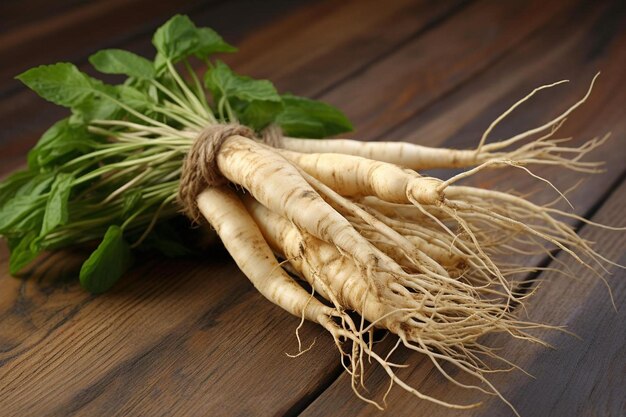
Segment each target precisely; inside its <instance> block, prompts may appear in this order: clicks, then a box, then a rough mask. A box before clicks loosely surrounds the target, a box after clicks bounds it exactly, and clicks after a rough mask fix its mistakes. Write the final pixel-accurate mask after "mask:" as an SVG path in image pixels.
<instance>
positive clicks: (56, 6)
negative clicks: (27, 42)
mask: <svg viewBox="0 0 626 417" xmlns="http://www.w3.org/2000/svg"><path fill="white" fill-rule="evenodd" d="M85 1H86V0H65V1H61V2H57V1H47V0H21V1H17V0H13V1H11V0H6V1H3V2H2V3H0V33H4V32H8V31H10V30H15V29H17V28H20V27H23V26H25V25H28V24H32V23H34V22H39V21H41V20H44V19H46V18H50V17H51V16H56V15H59V14H61V13H63V12H65V11H67V10H69V9H72V8H75V7H77V6H78V5H80V4H81V3H85Z"/></svg>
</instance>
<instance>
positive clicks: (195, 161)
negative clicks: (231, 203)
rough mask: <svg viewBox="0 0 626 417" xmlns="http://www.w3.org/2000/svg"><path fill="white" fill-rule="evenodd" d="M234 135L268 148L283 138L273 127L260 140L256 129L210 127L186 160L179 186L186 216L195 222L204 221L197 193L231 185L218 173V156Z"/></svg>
mask: <svg viewBox="0 0 626 417" xmlns="http://www.w3.org/2000/svg"><path fill="white" fill-rule="evenodd" d="M232 136H243V137H246V138H249V139H253V140H254V139H256V140H261V142H263V143H265V144H266V145H269V146H273V147H278V146H279V145H280V139H281V136H282V135H281V131H280V128H279V127H278V126H274V125H270V126H269V127H267V128H266V129H265V130H263V132H262V135H261V137H257V135H255V133H254V130H252V129H250V128H249V127H247V126H243V125H239V124H216V125H211V126H208V127H206V128H205V129H204V130H202V131H201V132H200V133H199V134H198V136H197V137H196V139H195V141H194V142H193V144H192V145H191V148H190V149H189V152H188V153H187V156H186V157H185V159H184V161H183V166H182V172H181V175H180V184H179V186H178V200H179V203H180V204H181V205H182V207H183V213H185V215H186V216H187V217H189V218H190V219H191V220H193V221H194V222H196V223H197V222H199V219H200V218H201V213H200V210H199V209H198V205H197V203H196V199H197V197H198V194H200V193H201V192H202V191H203V190H204V189H206V188H208V187H217V186H220V185H223V184H224V183H226V182H228V180H227V179H226V178H224V176H223V175H222V173H221V172H220V171H219V168H218V166H217V155H218V153H219V150H220V148H221V147H222V145H223V144H224V142H225V141H226V139H228V138H230V137H232Z"/></svg>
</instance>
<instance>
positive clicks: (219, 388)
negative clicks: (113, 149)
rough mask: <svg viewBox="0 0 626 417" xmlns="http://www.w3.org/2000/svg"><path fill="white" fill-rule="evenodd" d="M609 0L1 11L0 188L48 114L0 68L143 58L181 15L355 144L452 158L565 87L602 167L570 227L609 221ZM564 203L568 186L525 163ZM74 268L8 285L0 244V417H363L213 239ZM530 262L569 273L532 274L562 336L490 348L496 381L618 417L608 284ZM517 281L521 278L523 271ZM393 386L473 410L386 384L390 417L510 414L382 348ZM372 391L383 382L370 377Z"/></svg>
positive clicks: (51, 113)
mask: <svg viewBox="0 0 626 417" xmlns="http://www.w3.org/2000/svg"><path fill="white" fill-rule="evenodd" d="M625 5H626V3H624V2H623V1H620V0H617V1H614V2H608V1H607V2H601V1H598V2H588V1H546V0H540V1H506V2H502V1H497V0H491V1H490V0H477V1H460V0H459V1H447V2H436V1H412V0H393V1H390V0H388V1H385V2H380V1H378V0H365V1H356V0H355V1H342V2H339V1H322V2H314V1H299V2H293V1H288V0H281V1H271V2H253V1H246V0H234V1H208V0H207V1H200V0H177V1H176V2H155V1H149V0H106V1H105V0H97V1H92V2H89V3H87V2H84V1H79V0H68V1H65V2H44V1H41V0H25V1H22V2H15V1H14V2H10V1H9V2H2V4H0V19H2V20H1V21H0V62H1V63H2V64H1V65H0V126H2V129H0V150H1V151H0V175H5V174H7V173H8V172H9V171H11V170H13V169H15V168H18V167H19V166H21V165H22V164H24V161H25V154H26V152H27V150H28V148H29V147H30V146H32V145H33V144H34V142H35V140H36V139H37V138H38V136H39V135H40V134H41V132H43V131H44V130H45V128H47V127H48V126H49V125H50V124H51V123H52V122H53V121H55V120H57V119H58V118H60V117H62V115H63V114H64V111H63V110H62V109H59V108H57V107H55V106H53V105H51V104H48V103H45V102H43V101H42V100H40V99H39V98H37V97H36V96H35V95H34V94H33V93H31V92H28V91H26V89H24V88H23V87H22V86H20V85H19V83H17V82H16V81H15V80H13V79H12V77H13V76H14V75H16V74H17V73H19V72H21V71H22V70H24V69H26V68H28V67H31V66H34V65H37V64H43V63H52V62H56V61H59V60H66V61H72V62H75V63H77V64H80V65H81V67H84V68H87V67H88V66H87V64H86V58H87V56H88V55H89V54H91V53H93V52H94V51H95V50H97V49H100V48H105V47H122V48H127V49H131V50H133V51H136V52H139V53H143V54H145V55H148V56H151V55H152V53H153V52H152V50H151V47H150V44H149V39H150V36H151V34H152V32H153V30H154V28H155V27H156V26H157V25H158V24H160V23H161V22H162V21H164V20H165V19H166V18H167V17H169V16H170V15H172V14H174V13H175V12H182V13H188V14H189V15H190V16H191V17H192V18H193V19H194V20H195V21H196V22H197V23H198V24H201V25H209V26H212V27H214V28H215V29H217V30H218V31H220V32H222V33H223V34H224V36H225V37H226V38H227V39H228V40H231V41H232V42H234V43H236V44H237V45H238V46H239V47H240V52H239V53H238V54H236V55H234V56H230V57H226V60H227V61H228V63H229V64H231V65H232V66H233V67H234V68H235V69H236V70H237V71H239V72H242V73H246V74H249V75H251V76H255V77H266V78H271V79H272V80H274V81H275V83H276V85H277V86H278V87H279V89H280V90H282V91H291V92H294V93H296V94H300V95H306V96H310V97H315V98H319V99H323V100H325V101H328V102H330V103H332V104H334V105H336V106H338V107H340V108H342V109H343V110H344V111H345V112H346V113H347V114H348V116H349V117H350V118H351V119H352V120H353V121H354V123H355V125H356V126H357V130H356V132H355V133H354V135H353V136H354V137H356V138H359V139H362V140H383V139H387V140H392V139H404V140H409V141H415V142H419V143H423V144H428V145H439V146H450V147H460V148H471V147H473V146H475V144H476V143H477V142H478V139H479V138H480V136H481V134H482V132H483V131H484V130H485V129H486V128H487V126H488V125H489V123H490V122H491V121H492V120H494V119H495V118H496V117H497V116H498V115H499V114H500V113H501V112H502V111H504V110H505V109H506V108H507V107H508V106H510V105H511V104H512V103H514V102H515V101H516V100H517V99H519V98H521V97H522V96H524V95H525V94H526V93H528V92H529V91H530V90H531V89H532V88H533V87H536V86H538V85H541V84H545V83H548V82H552V81H556V80H559V79H564V78H567V79H570V80H571V81H572V82H571V84H569V85H565V86H560V87H558V88H557V89H554V90H551V91H544V92H542V93H541V94H540V96H539V97H538V98H537V99H535V100H533V101H532V102H530V103H527V104H525V105H523V106H522V107H521V108H520V109H519V110H518V111H516V112H515V113H514V114H513V115H512V116H511V117H510V118H508V119H507V120H505V121H504V122H503V123H502V124H501V125H500V126H499V127H498V128H497V129H496V131H495V132H494V133H493V134H492V136H491V137H492V138H493V140H497V139H498V138H504V137H507V136H510V135H511V134H512V133H515V132H520V131H522V130H525V128H528V127H531V126H536V125H538V124H539V123H541V122H545V121H547V120H548V119H549V118H550V116H554V115H556V114H558V113H559V112H560V111H562V110H564V109H565V108H566V107H567V106H568V105H570V104H572V103H574V102H575V101H576V100H577V99H578V98H579V97H581V96H582V95H583V94H584V91H585V90H586V88H587V86H588V83H589V82H590V80H591V78H592V76H593V75H594V74H595V73H596V72H597V71H602V75H601V77H600V79H599V81H598V84H597V87H596V88H595V90H594V92H593V95H592V96H591V98H590V99H589V101H588V102H587V103H586V104H585V105H584V106H583V107H582V108H581V109H580V110H578V111H577V112H576V113H575V114H574V115H573V116H572V117H571V118H570V120H568V122H567V124H566V126H565V127H564V131H565V133H566V134H571V135H574V136H575V138H576V139H575V142H576V143H582V141H583V140H585V139H589V138H591V137H593V136H598V135H603V134H605V133H606V132H608V131H611V132H612V134H613V139H612V140H610V141H609V142H608V143H607V144H606V145H604V146H603V147H602V148H601V149H599V150H597V151H595V152H594V153H593V155H590V159H595V160H604V161H606V163H607V165H606V167H607V172H606V173H604V174H601V175H593V176H587V177H585V181H584V182H583V183H581V184H580V185H579V186H578V187H577V188H575V189H574V190H573V191H571V192H570V193H569V195H568V197H569V199H570V200H571V201H572V203H573V204H574V205H575V207H576V209H575V212H576V213H578V214H581V215H584V216H587V217H588V218H591V219H592V220H594V221H598V222H602V223H609V224H612V225H616V226H624V225H626V220H625V217H624V209H625V206H624V203H625V201H626V199H625V198H624V195H626V194H622V193H623V192H624V193H626V185H625V184H624V181H623V180H624V173H625V171H626V169H625V168H626V165H625V162H624V161H625V160H626V150H625V149H626V142H625V138H624V136H625V134H626V117H625V116H626V88H625V87H624V86H625V85H626V65H625V64H626V14H625ZM535 172H536V173H538V174H541V175H544V176H546V177H548V178H549V179H551V180H553V181H554V183H555V185H557V186H559V187H561V188H563V189H565V188H567V187H568V186H569V185H572V184H573V183H575V182H576V181H577V179H578V178H579V177H582V175H580V176H579V175H575V174H572V173H571V172H561V171H557V170H554V169H547V168H536V170H535ZM473 182H474V184H477V183H479V184H480V185H483V186H489V187H496V188H500V189H507V188H509V187H511V186H513V185H515V188H516V189H517V190H519V191H522V192H526V191H531V190H535V189H540V190H541V191H540V192H539V193H538V194H537V195H536V197H537V198H538V199H539V200H544V201H545V200H549V199H552V198H554V194H553V192H552V191H550V190H549V189H548V188H547V187H543V186H541V185H540V184H538V183H537V181H534V180H531V179H530V178H529V177H528V176H525V175H518V173H515V172H511V171H510V170H502V171H500V172H496V173H493V175H491V176H489V177H485V176H483V177H481V178H476V179H475V180H474V181H473ZM576 227H577V228H578V229H579V232H580V233H581V234H582V235H583V236H584V237H585V238H588V239H590V240H594V241H597V247H598V250H599V251H600V252H602V253H603V254H605V255H606V256H608V257H609V258H611V259H613V260H616V261H618V262H621V263H622V264H624V263H626V258H625V256H624V247H625V244H624V243H625V241H626V233H620V232H606V231H602V230H599V229H596V228H593V227H590V226H585V225H582V224H580V223H577V224H576ZM81 256H82V255H81V254H80V253H76V252H69V253H68V252H65V253H62V254H52V255H47V256H45V257H43V258H42V259H41V260H40V261H39V262H37V264H36V265H34V266H33V267H32V268H31V269H30V270H28V271H27V272H26V273H25V274H24V276H23V277H22V279H15V278H11V277H9V275H8V273H7V269H8V266H7V258H8V252H7V248H6V245H5V243H4V242H3V243H0V416H7V417H8V416H94V415H102V416H172V415H176V416H199V415H207V416H221V415H224V416H265V415H272V416H283V415H284V416H295V415H303V416H356V415H358V416H364V415H371V416H378V415H383V414H382V413H380V412H378V411H377V410H376V409H374V408H373V407H372V406H368V405H366V404H365V403H364V402H362V401H360V400H358V399H357V398H356V397H355V396H354V395H353V394H352V392H351V388H350V384H349V378H348V377H347V376H346V373H345V372H344V371H343V368H342V367H341V366H340V364H339V361H338V359H339V356H338V353H337V351H336V348H335V347H334V345H333V343H332V341H331V339H330V337H329V336H328V335H326V334H325V333H324V331H323V330H321V329H320V328H319V327H318V326H315V325H312V324H305V325H304V328H303V329H302V330H301V333H300V334H301V336H302V338H303V340H304V342H305V343H310V342H311V341H313V340H314V339H316V340H317V342H316V344H315V346H314V348H313V349H312V350H311V351H310V352H308V353H306V354H304V355H302V356H300V357H298V358H296V359H290V358H288V357H287V356H286V355H285V352H294V351H295V350H296V349H297V345H296V338H295V335H294V330H295V328H296V326H297V325H298V319H297V318H294V317H291V316H289V315H288V314H286V313H284V312H283V311H282V310H280V309H279V308H278V307H275V306H274V305H272V304H270V303H269V302H267V301H265V300H264V299H263V298H262V297H261V296H260V295H259V294H258V293H257V292H256V291H254V290H253V288H252V286H251V285H250V284H249V283H248V282H247V281H246V279H245V277H244V276H243V275H242V274H241V273H240V272H238V270H237V268H236V266H235V264H234V263H233V262H232V260H231V259H230V258H229V256H228V254H227V253H226V252H225V251H224V249H222V248H221V247H220V246H219V245H216V246H215V247H214V248H212V249H211V251H210V252H208V253H207V255H206V257H205V258H204V259H191V260H165V259H150V260H149V261H148V262H146V263H145V264H143V265H142V266H140V267H136V268H135V269H133V270H132V272H131V273H129V274H128V275H127V276H126V277H125V278H124V279H123V281H122V282H121V283H119V285H117V286H116V287H115V289H114V290H113V291H111V292H110V293H107V294H106V295H102V296H91V295H89V294H86V293H85V292H83V291H82V290H81V289H80V288H79V286H78V284H77V280H76V276H77V267H78V265H79V264H80V260H81ZM557 259H558V261H560V262H562V263H556V262H555V261H552V262H550V261H549V260H547V259H540V258H538V259H537V261H536V262H537V265H543V266H549V267H555V268H564V267H569V268H571V269H572V271H573V273H574V274H576V275H578V276H579V278H580V280H577V281H573V280H571V279H567V278H563V277H560V276H557V274H555V273H554V272H544V273H539V274H538V278H539V279H540V280H541V281H542V284H541V286H542V288H540V291H539V292H538V294H537V295H536V296H535V297H534V298H533V299H532V300H531V302H530V304H531V306H530V307H531V308H530V309H529V311H530V312H529V315H530V318H531V319H533V320H539V321H542V322H549V323H553V324H558V325H565V326H567V329H568V330H570V331H572V332H574V333H576V334H577V335H578V336H579V338H574V337H572V336H569V335H567V334H564V333H561V332H548V333H546V334H544V335H543V336H544V338H545V340H547V341H548V342H549V343H550V344H552V345H553V346H554V347H555V349H546V348H543V347H539V346H531V345H528V344H524V343H522V342H520V341H512V340H508V339H506V338H504V337H494V338H492V339H491V340H490V341H489V342H490V343H493V344H494V345H498V346H501V347H502V352H501V353H503V354H505V355H506V356H507V357H508V358H509V359H511V360H512V361H514V362H515V363H517V364H518V365H520V366H522V367H523V368H524V369H525V370H527V371H528V372H530V373H531V374H533V375H534V377H535V378H534V379H532V378H530V377H528V376H526V375H524V374H522V373H521V372H513V373H506V374H498V375H494V377H493V381H494V383H495V384H496V386H497V387H499V388H500V390H501V391H502V393H503V395H504V396H505V397H506V398H508V399H509V400H510V401H511V402H512V403H513V404H514V406H515V407H516V408H517V410H518V411H519V412H520V414H521V415H522V416H525V417H530V416H616V417H617V416H624V415H626V324H625V323H626V280H625V279H626V275H625V274H624V270H620V269H618V268H616V267H610V268H609V270H610V272H611V273H612V275H611V276H609V275H608V274H605V276H606V278H607V280H608V282H609V284H610V286H611V289H612V293H613V297H614V299H615V303H616V305H617V307H618V311H617V312H616V311H614V310H613V309H612V307H611V303H610V298H609V293H608V291H607V289H606V287H605V286H604V284H603V283H602V282H601V281H600V280H599V279H595V278H593V277H592V276H590V274H589V273H588V272H587V271H585V270H583V269H582V268H580V267H579V266H578V265H576V264H575V263H573V262H572V261H571V259H569V258H567V257H565V256H562V254H558V255H557ZM533 277H534V276H533ZM396 361H406V362H408V363H410V364H411V367H410V368H408V369H405V370H403V371H401V372H400V375H401V376H402V377H403V378H405V379H406V381H407V382H409V383H410V384H412V385H413V386H415V387H416V388H418V389H420V390H422V391H424V392H426V393H428V394H431V395H434V396H437V397H440V398H442V399H444V400H448V401H459V402H467V401H470V400H472V399H476V398H481V399H484V404H483V406H482V407H481V408H478V409H474V410H471V411H465V412H458V411H453V410H448V409H446V408H442V407H439V406H436V405H434V404H431V403H428V402H425V401H420V400H418V399H416V398H415V397H412V396H411V395H408V394H407V393H406V392H404V391H403V390H401V389H394V390H393V391H392V392H391V394H390V396H389V398H388V411H387V414H386V415H387V416H512V415H513V413H512V412H511V410H510V409H508V408H507V407H506V405H504V404H503V402H502V401H500V400H498V399H497V398H491V397H485V398H483V397H480V395H479V393H477V392H476V391H467V390H463V389H460V388H457V387H455V386H453V385H451V384H450V383H447V382H446V381H445V380H444V379H443V377H442V376H441V375H440V374H439V373H438V372H436V371H435V370H434V369H433V367H432V365H431V364H430V363H429V361H428V360H426V359H425V358H424V357H422V356H420V355H416V354H409V353H407V352H401V353H400V354H399V355H398V357H397V358H396ZM368 381H369V387H370V389H371V393H372V395H374V396H378V398H380V395H381V394H382V392H384V390H385V389H386V387H387V380H386V378H385V375H384V373H383V372H382V371H381V369H378V368H374V369H372V370H371V371H370V372H369V373H368Z"/></svg>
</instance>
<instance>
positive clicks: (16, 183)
mask: <svg viewBox="0 0 626 417" xmlns="http://www.w3.org/2000/svg"><path fill="white" fill-rule="evenodd" d="M35 175H36V173H35V172H33V171H29V170H22V171H17V172H14V173H12V174H11V175H9V176H8V177H7V178H5V179H4V180H3V181H2V182H0V207H2V206H4V205H5V204H6V202H7V201H9V200H10V199H12V198H13V197H15V195H16V194H17V193H18V191H19V190H20V189H21V188H22V187H23V186H24V185H26V184H28V183H29V182H30V181H31V180H32V179H33V177H34V176H35Z"/></svg>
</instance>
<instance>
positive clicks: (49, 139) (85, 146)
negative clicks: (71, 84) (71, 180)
mask: <svg viewBox="0 0 626 417" xmlns="http://www.w3.org/2000/svg"><path fill="white" fill-rule="evenodd" d="M98 139H100V138H99V137H98V136H96V135H93V134H91V133H89V132H88V131H87V127H86V126H85V125H84V124H73V123H70V120H69V119H63V120H60V121H58V122H56V123H55V124H54V125H53V126H52V127H51V128H50V129H48V130H47V131H46V132H45V133H44V134H43V135H42V136H41V139H39V142H37V145H35V147H34V148H33V149H31V150H30V152H29V153H28V166H29V168H30V169H33V170H38V169H42V168H48V169H52V168H54V167H55V166H57V165H61V164H63V163H65V162H67V161H69V160H70V159H72V158H75V157H77V156H79V155H82V154H85V153H87V152H90V151H92V150H93V149H94V148H95V147H96V146H97V145H98V142H99V141H98Z"/></svg>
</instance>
